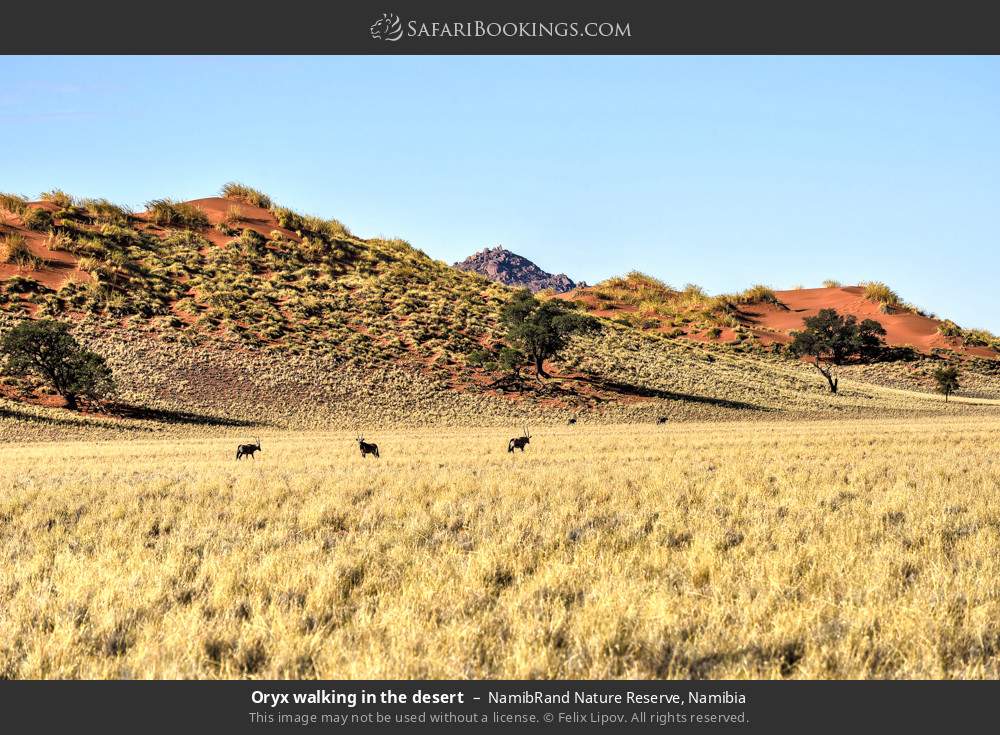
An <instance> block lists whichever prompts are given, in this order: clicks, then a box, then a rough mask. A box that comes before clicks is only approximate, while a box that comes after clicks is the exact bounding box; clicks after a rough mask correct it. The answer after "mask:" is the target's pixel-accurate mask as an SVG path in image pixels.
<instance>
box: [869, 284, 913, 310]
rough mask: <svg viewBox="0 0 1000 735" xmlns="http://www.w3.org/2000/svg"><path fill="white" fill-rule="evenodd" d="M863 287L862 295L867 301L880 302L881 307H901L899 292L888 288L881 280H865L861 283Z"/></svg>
mask: <svg viewBox="0 0 1000 735" xmlns="http://www.w3.org/2000/svg"><path fill="white" fill-rule="evenodd" d="M861 286H862V287H863V288H864V290H865V291H864V296H865V298H866V299H868V300H869V301H874V302H875V303H876V304H881V305H882V306H883V307H886V308H888V309H897V308H902V307H903V301H902V299H900V298H899V294H897V293H896V292H895V291H893V290H892V289H891V288H889V286H888V285H886V284H885V283H882V282H881V281H865V282H864V283H862V284H861Z"/></svg>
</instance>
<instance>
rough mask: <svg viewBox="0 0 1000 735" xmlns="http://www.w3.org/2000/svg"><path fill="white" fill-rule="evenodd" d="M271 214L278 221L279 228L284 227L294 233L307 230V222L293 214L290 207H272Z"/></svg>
mask: <svg viewBox="0 0 1000 735" xmlns="http://www.w3.org/2000/svg"><path fill="white" fill-rule="evenodd" d="M271 214H273V215H274V218H275V219H276V220H278V226H279V227H284V228H285V229H286V230H292V231H293V232H298V231H299V230H304V229H305V220H304V219H303V218H302V215H300V214H298V213H296V212H293V211H292V210H291V209H289V208H288V207H272V208H271Z"/></svg>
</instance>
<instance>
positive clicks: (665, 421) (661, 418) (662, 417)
mask: <svg viewBox="0 0 1000 735" xmlns="http://www.w3.org/2000/svg"><path fill="white" fill-rule="evenodd" d="M656 423H658V424H665V423H667V417H666V416H660V418H658V419H656Z"/></svg>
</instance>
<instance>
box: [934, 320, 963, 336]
mask: <svg viewBox="0 0 1000 735" xmlns="http://www.w3.org/2000/svg"><path fill="white" fill-rule="evenodd" d="M937 330H938V333H940V334H943V335H944V336H945V337H961V336H962V328H961V327H960V326H958V325H957V324H955V322H953V321H951V319H945V320H944V321H943V322H941V323H940V324H938V326H937Z"/></svg>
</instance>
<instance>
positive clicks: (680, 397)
mask: <svg viewBox="0 0 1000 735" xmlns="http://www.w3.org/2000/svg"><path fill="white" fill-rule="evenodd" d="M576 380H579V381H581V382H584V383H589V384H590V385H592V386H594V387H595V388H599V389H601V390H606V391H611V392H614V393H620V394H621V395H626V396H638V397H640V398H662V399H664V400H668V401H686V402H688V403H705V404H708V405H711V406H717V407H720V408H733V409H738V410H741V411H761V412H765V411H773V410H774V409H773V408H770V407H768V406H759V405H757V404H756V403H746V402H745V401H733V400H730V399H728V398H713V397H712V396H699V395H694V394H692V393H676V392H674V391H669V390H661V389H659V388H649V387H647V386H644V385H632V384H631V383H622V382H619V381H617V380H607V379H603V378H586V377H580V378H576Z"/></svg>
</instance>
